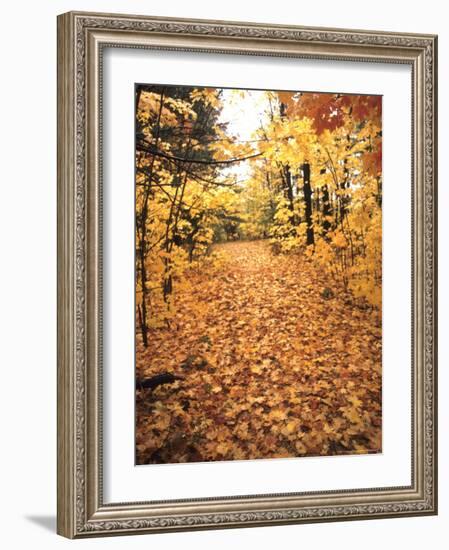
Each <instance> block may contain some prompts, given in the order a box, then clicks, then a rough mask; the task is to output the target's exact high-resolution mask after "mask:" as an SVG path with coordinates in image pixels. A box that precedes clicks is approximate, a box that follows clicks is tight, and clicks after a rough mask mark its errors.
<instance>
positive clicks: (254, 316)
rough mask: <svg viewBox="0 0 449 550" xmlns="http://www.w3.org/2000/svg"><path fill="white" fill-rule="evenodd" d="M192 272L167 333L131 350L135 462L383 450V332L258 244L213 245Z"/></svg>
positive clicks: (297, 264) (304, 264)
mask: <svg viewBox="0 0 449 550" xmlns="http://www.w3.org/2000/svg"><path fill="white" fill-rule="evenodd" d="M215 251H216V252H217V253H218V254H219V256H220V257H221V267H220V269H219V270H217V271H216V273H215V274H214V275H213V276H208V275H206V274H204V273H192V275H191V277H190V278H189V285H188V287H186V288H185V289H184V290H183V291H182V292H181V293H180V294H179V295H178V296H177V298H176V303H177V314H176V317H175V319H174V321H173V322H172V323H171V326H170V328H164V329H153V330H152V331H151V333H150V341H151V345H150V347H149V348H148V349H147V350H144V349H143V348H142V347H140V346H138V350H137V367H138V372H139V376H142V377H143V376H152V375H154V374H158V373H160V372H166V371H168V372H173V373H175V374H180V375H182V376H184V377H185V379H184V380H183V381H179V382H175V383H174V384H171V385H169V386H168V385H167V386H163V387H160V388H158V389H157V390H155V391H154V392H152V393H151V392H146V393H145V392H138V399H137V458H138V460H137V461H138V463H149V462H150V463H151V462H180V461H200V460H230V459H252V458H268V457H286V456H290V457H291V456H302V455H329V454H345V453H354V452H379V451H380V450H381V433H380V427H381V408H380V404H381V327H380V322H379V318H378V315H377V314H376V313H375V312H373V311H371V310H369V309H361V308H359V307H356V306H354V305H353V304H351V303H350V301H349V300H348V297H347V296H344V295H342V294H341V293H340V292H339V291H338V288H337V287H336V286H335V284H334V283H333V282H332V281H330V280H329V279H327V278H326V276H325V274H324V273H322V272H321V271H319V270H318V269H317V268H316V266H314V264H313V263H311V262H310V261H307V260H305V259H304V258H302V257H300V256H285V255H273V254H272V253H271V252H270V249H269V245H268V243H267V242H266V241H255V242H234V243H226V244H223V245H219V246H217V247H216V248H215Z"/></svg>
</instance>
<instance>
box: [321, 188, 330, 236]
mask: <svg viewBox="0 0 449 550" xmlns="http://www.w3.org/2000/svg"><path fill="white" fill-rule="evenodd" d="M322 202H323V229H324V231H325V232H326V233H327V232H328V231H329V229H330V227H331V223H330V221H329V219H328V217H329V216H330V215H331V205H330V202H329V189H328V188H327V185H325V186H324V187H323V201H322Z"/></svg>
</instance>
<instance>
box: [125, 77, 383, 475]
mask: <svg viewBox="0 0 449 550" xmlns="http://www.w3.org/2000/svg"><path fill="white" fill-rule="evenodd" d="M135 117H136V120H135V146H136V166H135V310H136V311H135V360H136V402H135V412H136V414H135V419H136V426H135V444H136V464H139V465H143V464H162V463H181V462H206V461H224V460H253V459H269V458H271V459H273V458H289V457H290V458H293V457H307V456H329V455H348V454H364V453H379V452H381V451H382V97H381V96H378V95H349V94H342V93H334V92H332V93H329V92H310V91H275V90H250V89H224V88H212V87H208V88H201V87H191V86H171V85H159V84H158V85H153V84H136V86H135Z"/></svg>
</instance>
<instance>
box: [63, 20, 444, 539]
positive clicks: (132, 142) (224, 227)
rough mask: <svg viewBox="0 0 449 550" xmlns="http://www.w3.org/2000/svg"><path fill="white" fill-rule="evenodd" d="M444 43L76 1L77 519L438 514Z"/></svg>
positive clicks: (67, 172)
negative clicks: (116, 11) (440, 55)
mask: <svg viewBox="0 0 449 550" xmlns="http://www.w3.org/2000/svg"><path fill="white" fill-rule="evenodd" d="M436 56H437V37H436V36H433V35H422V34H413V35H412V34H403V33H386V32H374V31H360V30H357V31H353V30H338V29H320V28H304V27H293V26H279V25H277V26H274V25H261V24H254V23H235V22H234V23H231V22H221V21H220V22H218V21H202V20H187V19H182V20H181V19H180V20H176V19H168V18H167V19H165V18H154V17H141V16H129V15H109V14H95V13H76V12H70V13H66V14H64V15H61V16H59V18H58V532H59V534H61V535H63V536H66V537H70V538H82V537H89V536H104V535H119V534H134V533H151V532H162V531H180V530H191V529H216V528H226V527H245V526H248V527H250V526H257V525H275V524H286V523H304V522H317V521H337V520H350V519H370V518H383V517H401V516H420V515H429V514H436V513H437V440H436V398H437V395H436V352H437V347H436V334H437V330H436V320H437V319H436V316H437V311H436V292H437V288H436V283H437V281H436V260H437V258H436V250H437V248H436V198H437V196H436V153H437V151H436V135H437V134H436V119H437V111H436V106H437V103H436V92H437V82H436V78H437V65H436V63H437V61H436V60H437V57H436Z"/></svg>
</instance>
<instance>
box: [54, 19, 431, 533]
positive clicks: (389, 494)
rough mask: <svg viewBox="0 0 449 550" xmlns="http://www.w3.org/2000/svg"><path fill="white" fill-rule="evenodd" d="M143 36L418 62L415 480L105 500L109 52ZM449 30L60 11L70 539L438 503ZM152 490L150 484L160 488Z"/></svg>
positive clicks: (182, 43) (61, 344)
mask: <svg viewBox="0 0 449 550" xmlns="http://www.w3.org/2000/svg"><path fill="white" fill-rule="evenodd" d="M105 46H110V47H111V46H113V47H133V48H157V49H171V50H173V49H175V50H182V51H203V52H221V53H226V52H233V53H238V54H241V55H270V56H290V57H308V58H312V59H317V58H321V59H327V60H329V59H330V60H333V59H335V60H342V59H343V60H353V61H365V62H369V61H376V62H386V63H405V64H409V65H410V66H411V68H412V98H413V99H412V102H413V105H412V123H413V140H412V158H413V170H412V172H413V181H412V186H413V201H412V202H413V204H412V214H413V228H412V233H413V239H412V240H413V251H412V257H413V261H412V263H413V265H412V278H413V311H412V320H413V335H412V336H413V337H412V341H413V345H412V348H413V349H412V368H413V373H412V379H413V383H412V388H411V398H412V422H411V425H412V435H413V437H412V450H411V451H412V452H411V461H412V472H413V475H412V484H411V485H410V486H407V487H394V488H381V487H379V488H375V489H360V490H351V491H323V492H319V493H302V494H297V493H296V494H293V493H291V494H283V495H263V494H262V495H259V496H248V497H217V498H208V499H202V500H201V499H195V500H190V501H186V500H184V501H181V500H176V501H164V502H162V501H160V502H147V503H118V504H105V503H104V502H103V496H102V438H101V434H102V410H101V402H102V387H101V373H102V370H101V369H102V353H101V333H102V326H101V277H102V273H101V135H100V131H99V128H100V124H101V120H100V116H99V114H100V107H101V94H100V91H101V57H102V48H103V47H105ZM436 60H437V37H436V36H433V35H420V34H395V33H387V32H368V31H352V30H338V29H321V28H304V27H292V26H281V25H276V26H275V25H261V24H253V23H229V22H221V21H195V20H189V19H169V18H154V17H140V16H130V15H113V14H112V15H111V14H95V13H75V12H70V13H66V14H63V15H61V16H59V17H58V533H59V534H61V535H64V536H66V537H70V538H82V537H86V536H100V535H114V534H115V535H118V534H134V533H148V532H161V531H180V530H191V529H216V528H226V527H228V528H229V527H246V526H248V527H249V526H260V525H275V524H287V523H303V522H318V521H336V520H350V519H370V518H382V517H399V516H419V515H428V514H436V513H437V438H436V410H437V409H436V397H437V395H436V366H437V362H436V351H437V342H436V336H437V326H436V322H437V319H436V316H437V302H436V296H437V288H436V282H437V281H436V274H437V269H436V257H437V241H436V198H437V194H436V139H437V137H436V136H437V134H436V112H437V111H436V108H437V99H436V98H437V81H436V79H437V65H436ZM150 498H151V495H149V499H150Z"/></svg>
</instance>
